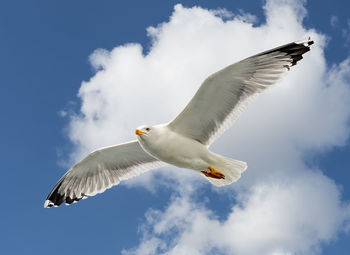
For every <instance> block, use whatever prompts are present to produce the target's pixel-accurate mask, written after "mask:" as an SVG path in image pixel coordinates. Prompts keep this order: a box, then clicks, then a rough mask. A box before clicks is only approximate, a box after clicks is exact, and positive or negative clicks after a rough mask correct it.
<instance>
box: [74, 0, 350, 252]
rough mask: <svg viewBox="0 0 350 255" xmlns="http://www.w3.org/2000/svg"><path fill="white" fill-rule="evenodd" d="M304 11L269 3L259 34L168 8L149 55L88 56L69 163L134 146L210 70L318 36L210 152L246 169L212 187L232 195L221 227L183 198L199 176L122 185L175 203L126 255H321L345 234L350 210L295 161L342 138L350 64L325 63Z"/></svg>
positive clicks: (246, 18)
mask: <svg viewBox="0 0 350 255" xmlns="http://www.w3.org/2000/svg"><path fill="white" fill-rule="evenodd" d="M303 4H304V1H287V0H270V1H267V3H266V5H265V7H264V11H265V14H266V23H263V24H261V25H259V26H257V25H253V22H255V19H254V18H253V16H252V15H251V14H245V13H244V12H240V13H239V14H237V15H235V14H232V13H230V12H228V11H226V10H219V11H217V10H216V11H210V10H205V9H202V8H200V7H193V8H184V7H183V6H181V5H176V6H175V8H174V12H173V14H172V16H171V17H170V20H169V21H168V22H165V23H162V24H160V25H158V26H157V27H151V28H148V29H147V32H148V35H149V36H150V37H151V40H152V47H151V48H150V50H149V52H148V53H147V55H143V54H142V47H141V46H140V45H139V44H126V45H123V46H118V47H116V48H114V49H113V50H112V51H110V52H109V51H106V50H101V49H100V50H96V51H95V52H94V53H93V54H92V55H91V57H90V61H91V63H92V65H93V67H94V68H95V69H96V74H95V75H94V76H93V77H92V78H91V79H90V80H89V81H87V82H83V84H82V86H81V88H80V91H79V97H80V99H81V101H82V107H81V109H80V112H79V113H77V114H75V115H72V114H71V113H69V114H70V116H71V122H70V126H69V136H70V138H71V140H72V141H73V143H74V144H75V145H76V146H75V151H74V153H73V154H72V160H73V161H76V160H78V159H80V158H81V157H82V156H83V155H84V154H86V153H87V152H89V151H91V150H93V149H96V148H98V147H100V146H106V145H111V144H115V143H121V142H125V141H127V140H131V139H134V133H133V131H134V129H135V127H137V126H139V125H141V124H159V123H162V122H167V121H169V120H171V119H172V118H173V117H174V116H175V115H176V114H177V113H178V112H179V111H180V110H181V109H182V108H183V107H184V106H185V105H186V103H187V102H188V101H189V100H190V98H191V97H192V96H193V94H194V93H195V91H196V90H197V89H198V87H199V85H200V83H201V82H202V81H203V80H204V79H205V78H206V77H207V76H208V75H209V74H211V73H213V72H215V71H217V70H218V69H220V68H222V67H224V66H226V65H228V64H231V63H233V62H235V61H238V60H240V59H242V58H244V57H247V56H249V55H252V54H254V53H258V52H260V51H263V50H266V49H269V48H271V47H275V46H278V45H280V44H283V43H288V42H290V41H294V40H296V39H301V38H305V37H306V36H311V37H312V39H314V40H315V45H313V47H312V50H311V51H310V52H309V53H307V54H306V55H305V59H304V60H302V61H301V62H300V63H298V65H297V66H295V67H294V68H293V69H292V71H291V72H290V73H289V74H288V76H287V77H286V78H285V79H284V80H283V81H282V82H280V83H279V84H278V85H277V86H275V87H274V88H272V89H270V90H269V91H267V92H266V93H264V94H263V95H261V96H260V97H258V98H257V100H256V101H254V102H253V104H252V105H251V106H250V107H249V108H248V109H247V111H246V112H245V113H244V114H243V115H242V117H241V118H240V119H239V120H238V121H237V122H236V123H235V125H234V127H233V128H231V129H230V130H229V131H227V132H226V133H225V134H224V135H223V137H222V139H219V140H218V141H217V142H216V143H215V144H214V145H213V146H212V148H211V149H212V150H213V151H215V152H218V153H221V154H224V155H226V156H230V157H232V158H236V159H240V160H245V161H247V162H248V166H249V168H248V170H247V171H246V172H245V174H244V175H243V177H242V178H241V180H240V181H239V182H237V183H236V184H234V185H231V186H229V187H226V188H221V189H220V188H214V187H213V188H212V189H213V191H215V192H217V193H218V194H220V195H221V196H225V197H226V196H227V197H229V196H231V195H232V191H234V194H235V195H236V198H237V200H238V204H232V201H231V200H230V199H228V203H231V204H230V206H231V207H232V211H231V212H230V213H229V214H228V215H227V218H226V219H225V220H221V221H220V220H218V218H217V216H216V215H215V211H214V210H212V209H211V208H209V207H208V206H207V205H206V204H202V203H200V202H198V201H197V200H194V199H193V198H190V197H191V195H193V194H197V193H198V192H201V191H202V190H203V189H204V188H205V187H209V186H205V184H207V183H206V181H205V180H204V178H202V177H201V176H199V175H198V174H196V173H193V172H190V171H186V170H178V171H176V172H175V171H174V168H171V169H166V170H164V171H162V172H161V171H158V172H153V173H152V172H151V173H149V174H146V175H143V176H140V177H137V178H135V179H134V180H131V181H130V182H127V183H129V184H130V183H131V184H132V185H144V186H146V187H148V188H149V189H151V190H153V191H154V190H157V188H158V187H157V186H156V185H155V183H159V182H160V183H162V184H164V185H167V186H169V187H170V188H172V189H173V190H174V192H175V194H177V195H175V197H174V198H173V200H172V201H171V203H170V204H169V206H168V207H167V209H165V210H164V211H154V210H149V211H148V213H147V214H146V219H147V224H145V225H144V226H143V227H142V231H141V232H142V233H143V237H142V239H141V240H140V244H139V246H138V247H136V248H134V249H130V250H129V251H124V253H125V254H163V253H169V254H206V253H209V254H213V253H216V254H220V252H221V253H222V254H257V253H259V254H317V253H319V251H320V249H321V244H322V243H324V242H329V241H330V240H332V239H333V238H335V237H336V234H337V233H338V232H339V231H341V230H343V229H345V228H344V223H345V222H347V221H348V220H349V218H350V215H349V207H348V206H347V205H346V204H344V202H343V201H342V200H341V194H340V192H339V190H338V188H337V186H336V184H335V183H334V182H333V181H331V180H330V179H329V178H328V177H326V176H324V175H322V173H321V171H320V170H315V169H310V168H309V167H308V166H306V165H305V162H304V161H303V160H304V157H305V156H307V155H310V154H316V153H319V152H323V151H325V150H328V149H330V148H332V147H334V146H341V145H344V144H345V143H346V141H347V139H348V134H349V126H348V121H349V114H350V101H349V98H350V90H349V80H350V77H349V73H350V72H349V71H350V58H348V59H346V60H344V61H343V62H342V63H340V64H338V65H334V66H333V67H331V68H329V67H328V66H327V62H326V59H325V57H324V52H323V51H324V47H325V36H324V35H322V34H320V33H318V32H317V31H315V30H313V29H309V30H307V29H306V28H304V27H303V24H302V21H303V18H304V17H305V15H306V14H307V11H306V9H305V8H304V5H303ZM169 171H172V174H171V175H169V174H168V173H169ZM334 171H337V169H334ZM154 173H157V174H158V176H157V180H158V181H157V182H155V181H154V180H155V179H154ZM159 175H160V176H159ZM169 176H170V177H169ZM183 176H186V177H187V178H182V177H183ZM169 178H170V179H171V181H169ZM159 180H161V181H159ZM207 185H208V184H207ZM169 236H170V237H171V238H169ZM219 237H220V238H219ZM170 239H171V240H170ZM213 251H215V252H213ZM210 252H211V253H210Z"/></svg>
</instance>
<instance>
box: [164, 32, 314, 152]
mask: <svg viewBox="0 0 350 255" xmlns="http://www.w3.org/2000/svg"><path fill="white" fill-rule="evenodd" d="M312 44H313V41H311V40H310V38H308V39H306V40H303V41H297V42H292V43H289V44H286V45H283V46H280V47H278V48H275V49H272V50H269V51H265V52H262V53H260V54H257V55H254V56H252V57H249V58H246V59H244V60H242V61H240V62H237V63H235V64H232V65H230V66H228V67H226V68H224V69H222V70H220V71H218V72H216V73H214V74H212V75H211V76H209V77H208V78H207V79H206V80H205V81H204V82H203V84H202V85H201V87H200V88H199V90H198V91H197V93H196V94H195V95H194V97H193V98H192V100H191V101H190V102H189V104H188V105H187V106H186V107H185V109H184V110H183V111H182V112H181V113H180V114H179V115H178V116H176V118H175V119H174V120H173V121H171V122H170V123H169V124H168V127H169V128H170V129H172V130H173V131H175V132H178V133H180V134H182V135H184V136H186V137H189V138H191V139H194V140H197V141H199V142H201V143H202V144H204V145H207V146H209V145H210V144H211V143H212V142H213V141H214V140H215V139H216V138H217V137H218V136H220V135H221V134H222V132H224V131H225V130H226V129H227V128H228V127H230V126H231V124H232V123H233V122H234V121H235V120H236V119H237V118H238V116H239V115H240V114H241V112H242V111H243V110H244V109H245V108H246V106H247V105H248V104H249V103H250V102H251V101H252V99H253V98H254V97H255V96H256V95H258V94H259V93H261V92H263V91H264V90H265V89H267V88H269V87H270V86H271V85H273V84H275V83H276V82H277V81H278V80H279V79H280V78H281V77H282V76H283V75H284V74H285V73H286V72H287V71H289V70H290V67H292V66H294V65H296V63H297V62H298V61H299V60H301V59H302V58H303V57H302V54H304V53H305V52H307V51H309V50H310V45H312Z"/></svg>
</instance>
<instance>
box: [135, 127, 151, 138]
mask: <svg viewBox="0 0 350 255" xmlns="http://www.w3.org/2000/svg"><path fill="white" fill-rule="evenodd" d="M152 129H153V127H151V126H141V127H138V128H136V130H135V134H136V135H138V136H139V137H141V136H148V135H149V134H150V133H151V132H152Z"/></svg>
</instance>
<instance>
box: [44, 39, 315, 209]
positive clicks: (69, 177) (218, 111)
mask: <svg viewBox="0 0 350 255" xmlns="http://www.w3.org/2000/svg"><path fill="white" fill-rule="evenodd" d="M311 44H313V41H311V40H310V38H308V39H306V40H302V41H296V42H292V43H289V44H286V45H283V46H280V47H277V48H275V49H272V50H269V51H265V52H262V53H259V54H257V55H254V56H252V57H249V58H246V59H244V60H242V61H239V62H237V63H235V64H232V65H229V66H227V67H226V68H224V69H222V70H220V71H218V72H216V73H214V74H212V75H211V76H209V77H208V78H207V79H206V80H205V81H204V82H203V83H202V85H201V87H200V88H199V90H198V91H197V93H196V94H195V95H194V97H193V98H192V100H191V101H190V102H189V104H188V105H187V106H186V107H185V109H184V110H183V111H182V112H181V113H180V114H179V115H178V116H176V117H175V119H173V120H172V121H170V122H169V123H166V124H162V125H156V126H141V127H139V128H137V129H136V131H135V133H136V135H137V140H135V141H131V142H129V143H124V144H119V145H115V146H110V147H105V148H101V149H98V150H96V151H94V152H92V153H90V154H89V155H87V156H86V157H85V158H84V159H83V160H81V161H80V162H79V163H77V164H75V165H74V166H73V167H72V168H71V169H70V170H69V171H68V172H67V173H66V174H65V175H64V176H63V177H62V178H61V179H60V180H59V181H58V183H57V184H56V185H55V187H54V188H53V189H52V191H51V192H50V194H49V195H48V196H47V198H46V200H45V203H44V207H52V206H59V205H60V204H62V203H63V202H65V203H66V204H67V205H68V204H71V203H73V202H77V201H79V200H80V199H82V198H87V197H89V196H93V195H96V194H98V193H101V192H103V191H105V190H106V189H108V188H110V187H112V186H114V185H117V184H119V182H120V181H122V180H126V179H129V178H131V177H134V176H136V175H138V174H141V173H143V172H145V171H148V170H150V169H154V168H158V167H162V166H164V165H166V164H171V165H175V166H177V167H180V168H188V169H192V170H195V171H198V172H200V173H201V174H202V175H203V176H204V177H205V178H206V179H207V180H208V181H210V182H211V183H212V184H214V185H216V186H223V185H228V184H230V183H232V182H234V181H237V180H238V179H239V178H240V176H241V174H242V173H243V172H244V171H245V170H246V168H247V164H246V163H245V162H243V161H239V160H235V159H230V158H226V157H223V156H221V155H218V154H215V153H213V152H211V151H210V150H209V146H210V145H211V144H212V142H213V141H214V140H215V139H216V138H217V137H219V136H220V134H222V132H224V131H225V130H226V129H227V128H228V127H230V126H231V124H232V123H233V122H234V121H235V120H236V119H237V118H238V116H239V115H240V113H241V112H242V111H243V110H244V108H245V107H246V106H247V105H248V104H249V103H250V102H251V100H252V99H253V98H254V97H255V96H256V95H258V94H260V93H261V92H263V91H264V90H266V89H267V88H269V87H271V86H272V85H273V84H275V83H276V82H277V81H278V80H279V79H280V78H281V77H282V76H283V75H284V74H285V73H286V72H288V71H289V70H290V68H291V67H292V66H294V65H295V64H296V63H297V62H298V61H299V60H301V59H302V58H303V57H302V55H303V54H304V53H305V52H307V51H309V50H310V45H311Z"/></svg>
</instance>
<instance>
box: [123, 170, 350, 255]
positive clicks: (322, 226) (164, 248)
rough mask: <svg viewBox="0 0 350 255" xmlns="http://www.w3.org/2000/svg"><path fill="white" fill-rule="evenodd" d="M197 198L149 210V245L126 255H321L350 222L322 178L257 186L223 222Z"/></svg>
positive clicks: (146, 232) (349, 209)
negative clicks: (340, 229) (323, 244)
mask: <svg viewBox="0 0 350 255" xmlns="http://www.w3.org/2000/svg"><path fill="white" fill-rule="evenodd" d="M310 183H312V185H310ZM192 195H193V194H191V196H188V195H180V196H177V197H175V198H174V199H173V201H172V202H171V204H170V205H169V206H168V207H167V208H166V210H165V211H164V212H162V211H157V210H149V211H148V212H147V214H146V220H147V222H146V224H145V225H143V226H142V233H143V238H144V240H145V241H143V242H142V244H141V246H139V247H138V248H136V249H132V250H129V251H123V254H124V255H141V254H164V253H166V254H174V255H175V254H194V255H196V254H317V253H318V252H319V251H320V244H321V243H322V242H324V241H330V240H332V238H333V237H334V236H335V234H336V233H337V231H338V229H339V227H340V225H341V224H342V223H343V222H344V219H348V218H349V216H350V207H346V206H344V205H342V204H341V203H340V200H339V191H338V190H337V188H336V186H335V185H334V183H333V182H332V181H331V180H330V179H329V178H327V177H325V176H323V175H322V174H320V173H317V172H304V173H303V174H302V175H299V176H296V178H294V179H287V180H279V181H277V182H276V180H274V181H273V182H270V183H260V184H259V185H255V186H254V187H253V188H252V189H251V190H250V191H249V192H248V193H247V194H245V196H242V197H241V198H240V199H239V200H238V203H237V204H236V205H234V206H233V207H232V209H231V212H230V213H229V214H228V216H227V217H226V218H225V220H222V221H220V220H218V218H217V217H216V215H215V213H214V212H213V211H211V210H210V209H208V208H207V207H206V206H205V205H203V204H201V203H200V202H198V201H195V200H194V199H193V198H191V197H192ZM174 233H175V234H174ZM169 236H171V238H169Z"/></svg>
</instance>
